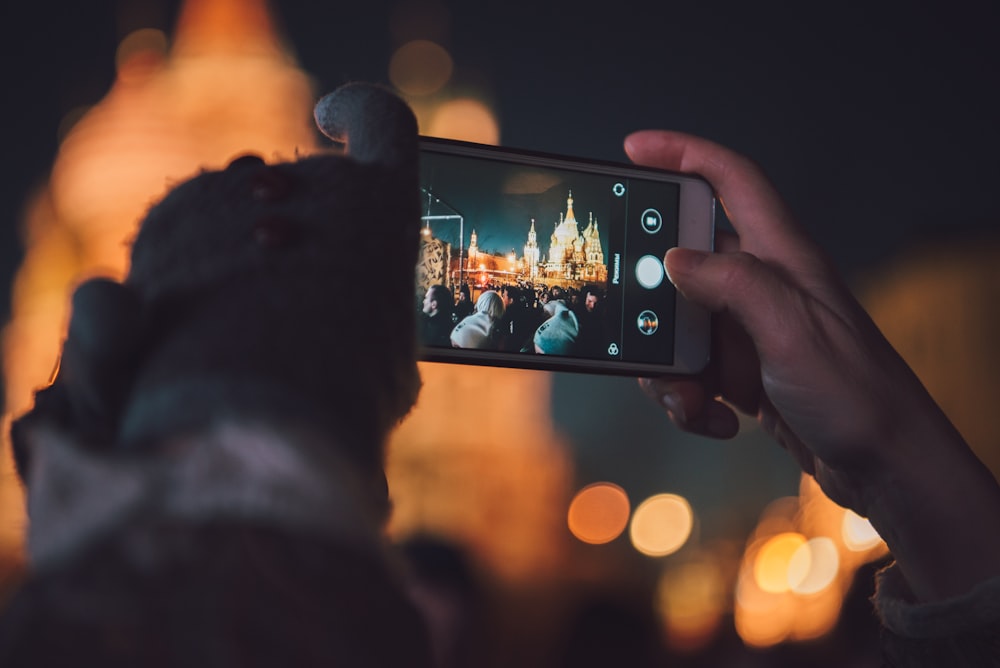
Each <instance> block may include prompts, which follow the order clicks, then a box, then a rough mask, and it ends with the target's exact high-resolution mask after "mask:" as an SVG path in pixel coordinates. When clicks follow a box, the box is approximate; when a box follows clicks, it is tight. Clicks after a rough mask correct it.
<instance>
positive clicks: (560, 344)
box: [534, 300, 580, 355]
mask: <svg viewBox="0 0 1000 668" xmlns="http://www.w3.org/2000/svg"><path fill="white" fill-rule="evenodd" d="M549 304H554V306H553V308H552V317H551V318H549V319H548V320H546V321H545V322H543V323H542V324H541V325H540V326H539V327H538V329H537V330H536V331H535V338H534V342H535V346H536V347H537V349H538V350H539V351H540V352H541V353H542V354H543V355H569V354H570V353H571V352H573V345H574V344H575V343H576V337H577V335H578V334H579V333H580V324H579V322H577V319H576V314H575V313H573V312H572V311H570V310H569V308H567V306H566V304H565V303H563V302H562V301H561V300H556V301H554V302H549ZM546 310H548V304H546Z"/></svg>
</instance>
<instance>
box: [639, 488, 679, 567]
mask: <svg viewBox="0 0 1000 668" xmlns="http://www.w3.org/2000/svg"><path fill="white" fill-rule="evenodd" d="M693 526H694V514H693V513H692V512H691V505H690V504H689V503H688V502H687V500H686V499H684V498H683V497H681V496H677V495H676V494H658V495H656V496H651V497H650V498H648V499H646V500H645V501H643V502H642V503H641V504H640V505H639V507H638V508H636V509H635V514H634V515H633V516H632V525H631V527H630V537H631V539H632V545H633V546H635V549H637V550H638V551H639V552H642V553H643V554H645V555H647V556H650V557H662V556H665V555H668V554H672V553H674V552H676V551H677V550H679V549H680V548H681V546H682V545H684V543H685V542H687V539H688V537H689V536H690V535H691V529H692V527H693Z"/></svg>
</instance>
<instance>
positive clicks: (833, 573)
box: [788, 536, 840, 594]
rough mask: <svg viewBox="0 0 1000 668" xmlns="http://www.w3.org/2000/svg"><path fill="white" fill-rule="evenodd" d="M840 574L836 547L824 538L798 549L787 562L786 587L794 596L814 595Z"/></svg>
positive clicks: (809, 542)
mask: <svg viewBox="0 0 1000 668" xmlns="http://www.w3.org/2000/svg"><path fill="white" fill-rule="evenodd" d="M839 572H840V556H839V555H838V554H837V546H836V545H835V544H834V542H833V541H832V540H830V539H829V538H825V537H822V536H821V537H819V538H813V539H810V540H808V541H806V543H805V544H804V545H802V546H801V547H799V548H798V549H797V550H796V551H795V553H794V554H792V558H791V559H790V560H789V562H788V586H789V588H790V589H791V590H792V591H793V592H795V593H796V594H815V593H817V592H820V591H822V590H824V589H826V588H827V587H829V586H830V585H831V584H833V582H834V580H835V579H836V577H837V574H838V573H839Z"/></svg>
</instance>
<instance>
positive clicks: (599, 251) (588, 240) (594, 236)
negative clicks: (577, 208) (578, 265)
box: [583, 213, 604, 265]
mask: <svg viewBox="0 0 1000 668" xmlns="http://www.w3.org/2000/svg"><path fill="white" fill-rule="evenodd" d="M583 246H584V252H585V254H586V258H585V261H586V263H587V264H588V265H591V264H604V249H603V248H602V247H601V235H600V233H598V231H597V219H596V218H594V214H593V213H591V214H590V223H588V224H587V227H586V228H585V229H584V230H583Z"/></svg>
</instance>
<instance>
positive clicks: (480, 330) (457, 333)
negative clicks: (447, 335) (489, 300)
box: [451, 312, 493, 348]
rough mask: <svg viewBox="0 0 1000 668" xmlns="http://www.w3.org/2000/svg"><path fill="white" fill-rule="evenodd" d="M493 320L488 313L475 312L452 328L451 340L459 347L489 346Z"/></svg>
mask: <svg viewBox="0 0 1000 668" xmlns="http://www.w3.org/2000/svg"><path fill="white" fill-rule="evenodd" d="M492 332H493V320H492V319H491V318H490V316H489V315H488V314H486V313H481V312H480V313H473V314H472V315H470V316H468V317H466V318H463V319H462V322H460V323H458V324H457V325H455V329H453V330H451V342H452V344H453V345H455V346H457V347H459V348H488V347H490V340H491V338H490V334H491V333H492Z"/></svg>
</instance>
